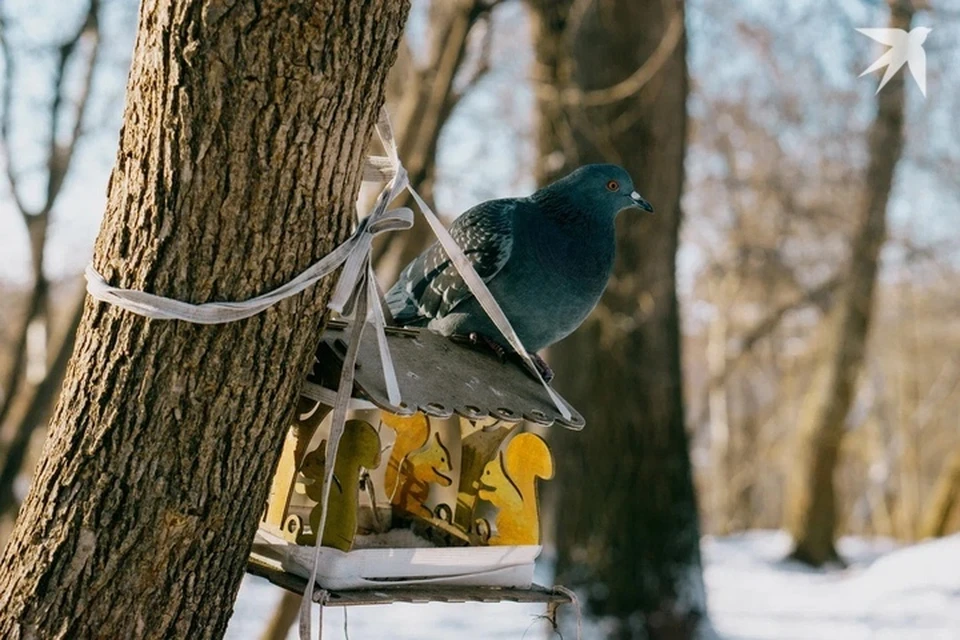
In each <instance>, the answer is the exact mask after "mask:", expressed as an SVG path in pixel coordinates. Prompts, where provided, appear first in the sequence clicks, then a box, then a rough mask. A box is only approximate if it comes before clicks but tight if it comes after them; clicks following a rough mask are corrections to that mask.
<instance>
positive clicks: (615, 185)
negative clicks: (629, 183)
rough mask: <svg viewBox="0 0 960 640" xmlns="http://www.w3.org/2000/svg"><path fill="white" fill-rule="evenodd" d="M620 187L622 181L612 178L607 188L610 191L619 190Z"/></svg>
mask: <svg viewBox="0 0 960 640" xmlns="http://www.w3.org/2000/svg"><path fill="white" fill-rule="evenodd" d="M619 188H620V183H619V182H617V181H616V180H611V181H610V182H608V183H607V189H609V190H610V191H617V190H618V189H619Z"/></svg>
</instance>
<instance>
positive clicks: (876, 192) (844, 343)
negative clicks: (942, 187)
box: [787, 0, 913, 566]
mask: <svg viewBox="0 0 960 640" xmlns="http://www.w3.org/2000/svg"><path fill="white" fill-rule="evenodd" d="M912 17H913V14H912V10H911V8H910V6H909V3H905V2H900V1H899V0H894V1H893V2H892V3H891V13H890V26H891V27H892V28H898V29H905V30H907V31H909V30H910V21H911V19H912ZM905 75H906V74H905V73H897V74H895V75H894V76H893V77H892V78H891V79H890V82H889V83H888V84H887V85H886V86H885V87H884V88H883V89H882V90H881V91H880V92H879V93H878V94H877V114H876V116H875V118H874V120H873V123H872V125H871V127H870V132H869V139H868V147H869V149H868V151H869V154H870V160H869V165H868V168H867V175H866V180H865V183H864V187H865V192H864V194H863V199H862V207H861V209H860V211H859V218H860V222H859V226H858V229H857V231H856V235H855V236H854V238H853V251H852V255H851V259H850V264H849V267H848V272H847V277H846V281H845V282H844V285H843V288H842V290H841V293H840V294H839V298H838V300H837V303H836V304H835V306H834V308H833V310H832V311H831V313H830V316H828V318H827V320H826V323H827V324H826V325H825V330H826V333H825V348H824V351H823V357H822V364H821V365H820V368H819V370H818V371H817V372H816V374H815V375H814V379H813V381H812V383H811V386H810V390H809V391H808V392H807V396H806V398H805V399H804V404H803V407H802V409H801V411H800V415H799V417H798V447H797V457H796V463H795V467H794V469H793V474H792V477H791V478H790V496H789V499H788V502H787V510H788V513H787V525H788V527H789V529H790V532H791V534H792V535H793V538H794V544H795V547H794V550H793V552H792V554H791V557H793V558H794V559H796V560H799V561H801V562H805V563H808V564H811V565H814V566H819V565H822V564H824V563H825V562H829V561H831V560H839V559H840V558H839V556H838V554H837V551H836V548H835V546H834V539H835V537H836V529H837V505H836V492H835V490H834V471H835V469H836V466H837V459H838V456H839V452H840V442H841V440H842V439H843V433H844V422H845V420H846V417H847V413H848V411H849V410H850V405H851V404H852V402H853V399H854V395H855V391H856V383H857V378H858V376H859V374H860V369H861V366H862V364H863V359H864V354H865V352H866V344H867V334H868V330H869V327H870V316H871V314H872V307H873V295H874V289H875V284H876V279H877V267H878V264H879V257H880V250H881V249H882V247H883V243H884V241H885V239H886V235H887V218H886V210H887V200H888V198H889V196H890V188H891V185H892V184H893V173H894V169H895V168H896V165H897V161H898V160H899V159H900V153H901V150H902V149H903V104H904V93H903V92H904V76H905Z"/></svg>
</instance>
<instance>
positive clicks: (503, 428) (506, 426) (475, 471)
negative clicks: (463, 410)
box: [454, 418, 519, 542]
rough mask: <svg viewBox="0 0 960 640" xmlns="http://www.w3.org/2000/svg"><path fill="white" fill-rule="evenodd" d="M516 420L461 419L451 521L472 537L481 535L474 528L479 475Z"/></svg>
mask: <svg viewBox="0 0 960 640" xmlns="http://www.w3.org/2000/svg"><path fill="white" fill-rule="evenodd" d="M518 424H519V423H510V422H506V423H498V422H497V420H495V419H492V418H488V419H485V420H483V421H482V422H481V421H477V423H471V422H469V421H468V420H466V419H464V420H462V421H461V434H462V435H461V437H462V443H463V445H462V446H463V450H462V453H461V463H460V485H459V491H458V493H457V509H456V513H455V515H454V522H455V523H456V524H457V526H459V527H460V528H462V529H463V530H464V531H467V532H469V533H470V534H471V535H473V536H474V537H476V538H478V540H477V541H478V542H479V541H480V540H479V539H480V538H482V535H480V534H481V532H479V531H477V530H476V526H475V522H474V519H475V511H476V506H477V492H478V491H479V489H480V476H481V475H482V474H483V470H484V467H485V465H486V463H487V462H489V461H490V460H491V459H493V458H494V457H495V456H496V453H497V450H498V449H499V448H500V445H501V444H503V441H504V440H505V439H506V438H507V436H509V435H510V433H512V432H513V430H514V429H515V428H516V427H517V425H518Z"/></svg>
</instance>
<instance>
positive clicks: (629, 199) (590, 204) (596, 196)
mask: <svg viewBox="0 0 960 640" xmlns="http://www.w3.org/2000/svg"><path fill="white" fill-rule="evenodd" d="M534 199H536V200H561V201H566V204H568V205H569V206H572V207H573V208H575V209H577V210H580V211H590V212H592V213H596V214H600V215H603V214H608V215H609V216H610V217H611V218H612V217H615V216H616V215H617V214H618V213H620V212H621V211H623V210H624V209H643V210H644V211H649V212H651V213H652V212H653V206H651V204H650V203H649V202H647V201H646V200H644V198H643V197H642V196H641V195H640V194H639V193H637V191H636V189H634V187H633V180H631V179H630V174H629V173H627V172H626V170H624V168H623V167H619V166H617V165H615V164H588V165H584V166H582V167H580V168H579V169H577V170H576V171H574V172H572V173H570V174H569V175H567V176H566V177H564V178H561V179H559V180H557V181H556V182H554V183H553V184H551V185H549V186H547V187H545V188H543V189H541V190H540V191H539V192H537V193H536V194H534Z"/></svg>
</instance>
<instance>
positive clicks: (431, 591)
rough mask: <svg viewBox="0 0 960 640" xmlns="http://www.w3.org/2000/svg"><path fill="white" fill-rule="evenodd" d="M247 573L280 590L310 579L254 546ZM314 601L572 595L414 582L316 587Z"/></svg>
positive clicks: (524, 600) (522, 599) (529, 600)
mask: <svg viewBox="0 0 960 640" xmlns="http://www.w3.org/2000/svg"><path fill="white" fill-rule="evenodd" d="M247 573H249V574H250V575H254V576H257V577H260V578H263V579H265V580H267V581H269V582H270V583H271V584H274V585H276V586H278V587H280V588H281V589H286V590H287V591H289V592H291V593H295V594H297V595H303V593H304V591H305V590H306V587H307V581H306V580H305V579H304V578H301V577H300V576H298V575H295V574H292V573H288V572H286V571H284V570H283V568H282V566H281V565H280V562H279V561H277V560H274V559H271V558H270V557H269V556H268V555H260V553H259V552H258V551H257V549H256V548H255V549H254V552H253V554H252V555H251V556H250V560H249V561H248V562H247ZM313 600H314V602H316V603H318V604H323V605H324V606H328V607H358V606H365V605H378V604H394V603H404V604H426V603H429V602H442V603H450V604H461V603H464V602H483V603H488V604H493V603H497V602H515V603H517V604H544V605H547V606H548V607H550V608H551V609H552V608H555V607H557V606H560V605H564V604H570V603H572V600H571V599H570V596H569V595H567V594H566V593H563V592H561V591H557V590H554V589H550V588H547V587H543V586H540V585H538V584H532V585H530V586H529V587H526V588H522V589H517V588H509V587H464V586H457V585H433V586H427V585H415V586H409V587H404V586H399V587H392V586H391V587H383V588H380V589H349V590H342V591H321V590H319V589H318V590H315V591H314V594H313Z"/></svg>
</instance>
